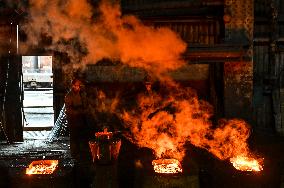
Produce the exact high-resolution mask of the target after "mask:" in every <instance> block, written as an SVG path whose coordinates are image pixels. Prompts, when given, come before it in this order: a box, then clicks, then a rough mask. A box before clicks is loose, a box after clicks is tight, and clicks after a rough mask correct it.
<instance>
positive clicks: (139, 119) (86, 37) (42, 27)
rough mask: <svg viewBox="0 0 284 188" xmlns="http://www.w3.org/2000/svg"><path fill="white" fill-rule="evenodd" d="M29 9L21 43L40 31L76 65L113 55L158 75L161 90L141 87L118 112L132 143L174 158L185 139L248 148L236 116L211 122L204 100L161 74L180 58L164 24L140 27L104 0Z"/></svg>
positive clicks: (239, 151) (218, 149) (227, 153)
mask: <svg viewBox="0 0 284 188" xmlns="http://www.w3.org/2000/svg"><path fill="white" fill-rule="evenodd" d="M29 14H30V17H29V21H28V23H27V25H25V26H24V29H25V31H26V33H27V35H28V41H27V43H28V45H31V46H37V45H39V44H40V42H41V41H40V40H39V39H41V38H42V36H46V37H49V38H50V41H51V43H50V44H49V45H47V46H46V48H47V49H48V50H54V51H60V52H64V53H67V54H68V56H69V57H70V58H71V63H74V64H76V66H78V65H79V66H81V65H84V64H86V63H94V64H95V63H97V62H98V61H99V60H101V59H103V58H108V59H115V60H120V61H121V62H122V63H123V64H126V65H128V66H131V67H136V68H142V69H144V70H146V71H147V72H148V73H149V74H151V75H154V76H155V77H157V78H159V79H160V81H162V82H163V84H164V85H163V86H164V89H165V90H167V92H168V95H167V98H164V97H161V95H159V94H157V95H155V96H152V97H151V99H149V98H147V97H148V96H146V95H144V96H143V95H141V96H140V97H139V100H138V102H139V104H138V107H137V109H136V111H126V110H125V111H124V112H123V113H122V114H119V117H121V118H122V119H123V121H124V123H125V125H126V126H127V127H128V128H129V129H130V130H131V133H130V134H129V135H128V138H129V139H131V140H132V141H133V142H135V143H136V144H137V145H139V146H141V147H149V148H151V149H153V150H154V151H155V154H156V155H157V156H158V157H175V158H177V159H182V158H183V156H184V148H183V145H184V143H185V142H186V141H190V142H191V143H192V144H193V145H195V146H197V147H201V148H205V149H207V150H208V151H210V152H211V153H213V154H214V155H215V156H217V157H218V158H220V159H228V158H231V157H234V156H236V155H245V156H247V155H249V150H248V145H247V138H248V136H249V128H248V127H249V126H248V125H247V124H246V123H245V122H244V121H243V120H222V121H221V123H220V124H219V126H218V128H217V129H213V128H212V122H211V119H210V118H211V116H212V113H213V110H212V106H211V105H210V104H208V103H207V102H205V101H201V100H199V99H198V96H197V95H196V92H195V91H193V90H192V89H186V88H182V87H180V86H178V85H177V84H175V82H174V81H173V80H172V79H171V78H169V77H166V76H165V75H166V74H165V73H166V72H167V71H169V70H176V69H178V68H180V67H182V66H183V65H184V61H183V60H181V58H180V56H181V54H182V53H183V52H184V51H185V49H186V43H185V42H183V41H182V40H181V39H180V37H179V36H178V35H177V34H176V33H174V32H173V31H171V30H170V29H168V28H165V27H161V28H154V27H148V26H145V25H143V23H141V21H140V20H138V19H137V18H136V17H134V16H129V15H128V16H122V15H121V11H120V6H119V5H118V4H113V3H109V2H108V1H102V3H101V4H100V6H99V8H94V7H92V6H91V5H90V4H89V3H88V1H87V0H81V1H77V0H69V1H67V0H50V1H45V0H30V8H29ZM98 15H99V16H98ZM111 104H115V105H112V107H113V106H116V104H117V102H115V103H111ZM145 104H147V105H145ZM104 109H108V108H104ZM109 109H111V111H112V112H113V111H115V110H114V109H113V108H109Z"/></svg>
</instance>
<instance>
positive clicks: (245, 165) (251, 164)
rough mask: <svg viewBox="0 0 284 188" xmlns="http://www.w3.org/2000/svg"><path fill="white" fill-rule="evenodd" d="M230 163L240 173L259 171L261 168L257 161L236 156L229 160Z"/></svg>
mask: <svg viewBox="0 0 284 188" xmlns="http://www.w3.org/2000/svg"><path fill="white" fill-rule="evenodd" d="M230 162H231V163H232V164H233V166H234V167H235V168H236V169H237V170H241V171H261V170H263V167H262V166H261V164H260V162H259V160H256V159H254V158H249V157H243V156H237V157H234V158H231V159H230Z"/></svg>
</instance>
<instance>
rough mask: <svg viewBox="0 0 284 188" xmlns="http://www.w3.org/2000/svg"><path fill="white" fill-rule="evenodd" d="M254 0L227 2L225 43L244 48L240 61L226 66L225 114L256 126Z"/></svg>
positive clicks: (226, 0) (229, 0) (225, 10)
mask: <svg viewBox="0 0 284 188" xmlns="http://www.w3.org/2000/svg"><path fill="white" fill-rule="evenodd" d="M253 4H254V2H253V0H225V9H224V13H225V15H224V23H225V42H226V43H229V44H233V45H239V46H241V47H243V48H244V49H245V50H244V54H243V56H244V57H245V56H247V57H249V58H248V59H244V60H243V61H239V62H225V63H224V72H223V76H224V115H225V117H226V118H242V119H244V120H246V121H248V122H249V123H252V96H253V61H252V55H253V16H254V9H253Z"/></svg>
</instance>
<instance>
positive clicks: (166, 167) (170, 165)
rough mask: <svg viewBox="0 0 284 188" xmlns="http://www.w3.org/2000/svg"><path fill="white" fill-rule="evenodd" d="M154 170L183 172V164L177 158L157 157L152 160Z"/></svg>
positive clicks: (168, 172)
mask: <svg viewBox="0 0 284 188" xmlns="http://www.w3.org/2000/svg"><path fill="white" fill-rule="evenodd" d="M152 165H153V167H154V171H155V172H156V173H163V174H176V173H179V172H182V168H181V164H180V162H179V161H178V160H176V159H157V160H153V161H152Z"/></svg>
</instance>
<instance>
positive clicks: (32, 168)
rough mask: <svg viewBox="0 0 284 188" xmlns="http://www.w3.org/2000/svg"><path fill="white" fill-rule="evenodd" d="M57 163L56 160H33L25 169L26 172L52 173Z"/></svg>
mask: <svg viewBox="0 0 284 188" xmlns="http://www.w3.org/2000/svg"><path fill="white" fill-rule="evenodd" d="M57 165H58V160H40V161H33V162H32V163H31V164H30V165H29V167H28V168H27V169H26V174H29V175H30V174H52V173H53V172H54V170H55V169H56V167H57Z"/></svg>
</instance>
